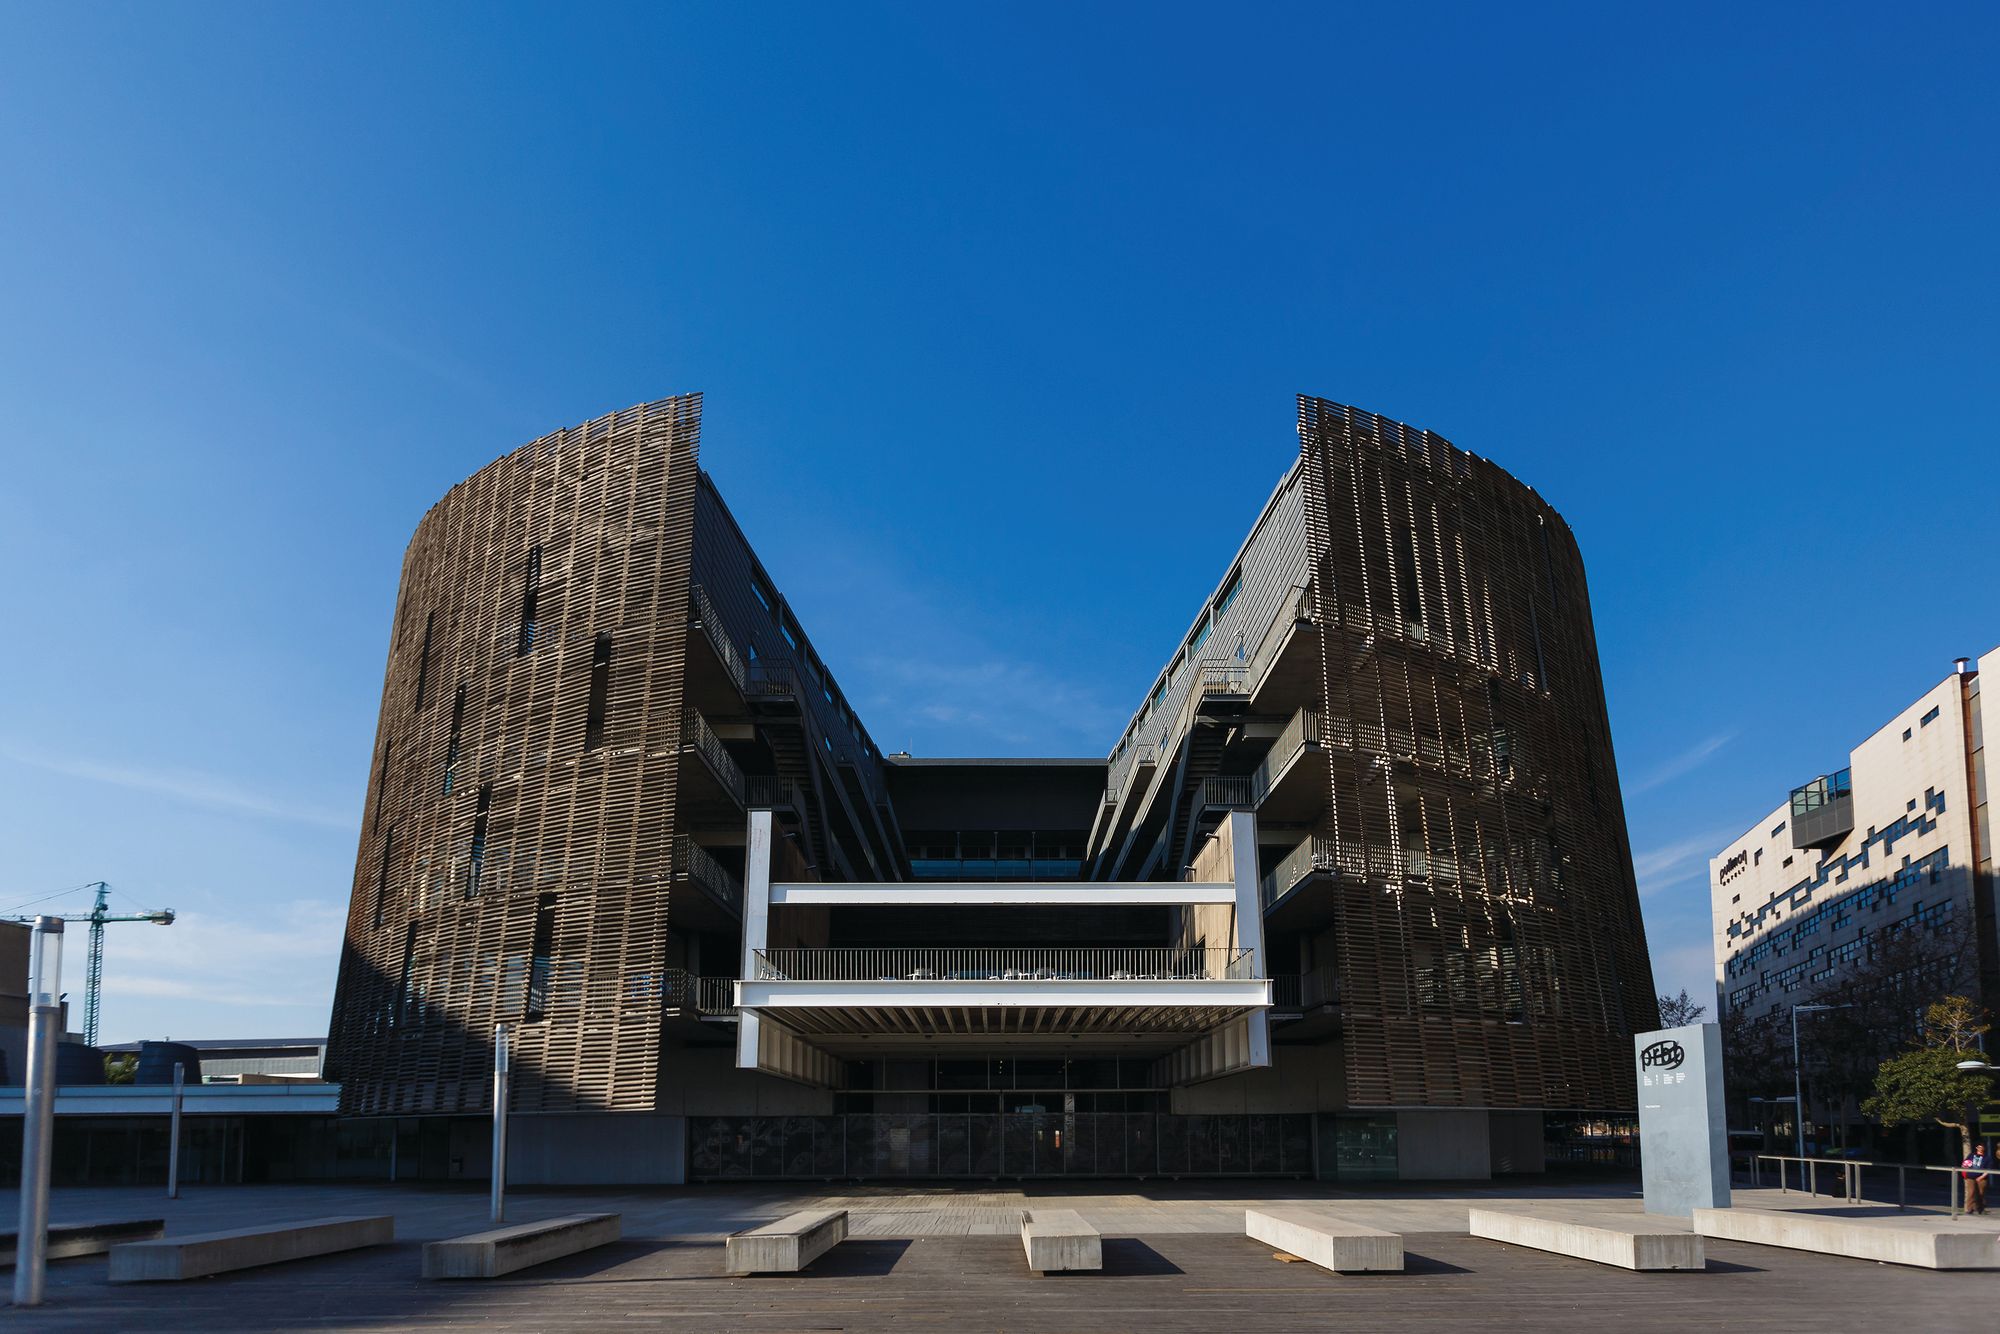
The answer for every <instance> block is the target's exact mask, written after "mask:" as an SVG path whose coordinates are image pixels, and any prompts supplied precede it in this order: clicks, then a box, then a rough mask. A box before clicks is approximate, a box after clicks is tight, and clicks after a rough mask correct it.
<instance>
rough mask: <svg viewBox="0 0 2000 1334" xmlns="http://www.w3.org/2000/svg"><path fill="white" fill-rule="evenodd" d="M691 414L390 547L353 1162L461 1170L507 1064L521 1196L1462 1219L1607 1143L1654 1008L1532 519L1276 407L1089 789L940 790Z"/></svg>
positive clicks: (1062, 762) (1581, 613) (1564, 561)
mask: <svg viewBox="0 0 2000 1334" xmlns="http://www.w3.org/2000/svg"><path fill="white" fill-rule="evenodd" d="M700 421H701V400H700V398H699V396H698V395H690V396H684V397H677V398H670V399H665V400H661V401H659V402H655V403H649V404H645V405H642V406H639V407H635V408H632V409H630V410H628V411H625V412H621V413H617V414H614V415H611V416H607V417H604V418H600V419H599V420H596V421H593V422H589V423H586V424H584V425H582V426H579V427H575V428H573V429H570V430H565V431H561V432H558V433H556V434H554V435H550V436H547V437H544V438H543V439H540V440H537V441H534V442H532V443H530V444H528V445H525V446H523V447H522V448H520V449H518V450H516V451H514V452H513V453H511V454H508V455H507V456H506V457H504V458H502V459H500V460H499V461H497V462H495V463H493V464H492V465H490V466H488V467H487V468H485V469H482V470H481V471H480V472H479V473H477V474H475V475H474V476H473V477H471V478H470V479H468V480H467V481H465V482H464V483H462V484H460V485H459V486H457V487H455V488H453V489H452V491H451V492H450V493H449V494H448V495H447V496H446V497H445V498H444V499H443V500H441V501H440V502H439V503H438V504H437V505H436V506H435V507H433V508H432V510H431V511H430V513H429V514H428V515H426V516H425V518H424V519H423V521H422V523H421V524H420V525H419V526H418V529H417V532H416V534H415V537H414V538H413V540H412V541H411V543H410V546H409V549H408V553H407V554H406V556H405V560H404V567H403V575H402V583H401V589H400V593H399V598H398V604H397V607H396V610H395V613H394V619H393V623H392V630H391V646H390V652H389V662H388V669H387V674H386V681H385V684H384V689H383V703H382V711H381V720H380V725H379V730H378V735H377V739H376V744H375V750H374V755H373V758H372V762H371V770H370V779H369V787H368V795H367V798H366V806H365V808H364V816H363V829H362V837H361V846H360V850H359V855H358V857H357V863H356V869H355V878H354V886H353V896H352V901H351V906H350V910H349V914H348V919H347V925H346V938H345V946H344V951H343V956H342V964H341V970H340V980H339V984H338V987H337V992H336V998H335V1003H334V1013H333V1020H332V1035H331V1039H330V1048H329V1053H328V1072H329V1076H330V1077H332V1078H335V1079H338V1080H339V1081H340V1084H341V1110H342V1113H343V1116H344V1117H345V1118H348V1119H349V1122H350V1124H354V1125H365V1124H369V1123H375V1124H380V1125H387V1126H389V1127H391V1130H390V1131H389V1132H388V1133H390V1134H391V1135H393V1136H394V1137H395V1138H396V1142H397V1143H398V1144H399V1145H404V1161H405V1162H427V1163H436V1164H441V1165H443V1166H440V1167H439V1168H438V1173H439V1174H444V1175H457V1174H464V1175H476V1174H478V1173H479V1172H480V1171H482V1170H483V1166H482V1164H483V1158H482V1151H481V1150H479V1148H478V1147H477V1144H476V1143H475V1141H477V1139H478V1137H479V1135H480V1134H481V1133H482V1130H483V1124H482V1119H483V1117H484V1116H485V1115H487V1114H488V1113H489V1111H490V1108H489V1106H488V1099H489V1098H490V1096H491V1092H490V1091H491V1071H492V1062H493V1046H494V1030H495V1027H496V1025H499V1024H506V1025H507V1026H508V1028H509V1030H510V1033H511V1035H512V1036H511V1039H510V1040H511V1044H512V1053H513V1058H514V1059H513V1070H514V1074H513V1105H512V1111H513V1112H515V1113H517V1115H516V1116H515V1118H514V1128H513V1131H512V1134H511V1136H510V1154H511V1158H510V1174H511V1175H512V1177H513V1179H514V1180H516V1181H523V1182H532V1181H547V1182H594V1181H635V1182H636V1181H669V1182H670V1181H682V1180H704V1179H719V1178H745V1177H762V1178H824V1177H843V1178H853V1177H861V1178H903V1177H991V1176H1009V1177H1013V1176H1053V1175H1095V1176H1134V1177H1143V1176H1156V1175H1169V1176H1185V1175H1283V1176H1317V1177H1320V1178H1326V1179H1362V1178H1369V1177H1377V1178H1379V1177H1405V1178H1423V1177H1455V1178H1465V1177H1483V1176H1487V1175H1490V1174H1492V1173H1495V1172H1507V1171H1536V1170H1540V1169H1541V1168H1542V1167H1543V1165H1544V1161H1545V1146H1547V1145H1553V1146H1555V1150H1556V1152H1557V1153H1558V1154H1560V1153H1562V1152H1564V1151H1565V1146H1568V1145H1571V1144H1574V1143H1575V1142H1576V1140H1577V1132H1576V1129H1575V1128H1576V1127H1579V1126H1584V1125H1602V1124H1604V1123H1605V1122H1607V1121H1617V1120H1620V1119H1624V1118H1629V1117H1630V1115H1631V1114H1632V1111H1633V1108H1634V1107H1635V1098H1634V1091H1633V1086H1632V1075H1631V1071H1630V1039H1631V1035H1632V1034H1633V1033H1635V1032H1639V1031H1643V1030H1646V1029H1649V1028H1652V1027H1654V1026H1655V1024H1656V1021H1657V1008H1656V1003H1655V997H1654V992H1653V980H1652V973H1651V967H1650V964H1649V961H1648V958H1647V953H1646V946H1645V938H1644V933H1643V929H1642V926H1641V923H1640V916H1639V907H1638V898H1637V893H1636V890H1635V887H1634V884H1633V879H1632V871H1631V856H1630V849H1629V846H1628V844H1627V841H1626V831H1625V821H1624V812H1623V806H1622V803H1621V799H1620V795H1619V789H1618V778H1617V770H1616V765H1615V761H1614V758H1613V753H1612V747H1611V733H1610V726H1609V721H1608V718H1607V716H1606V710H1605V702H1604V693H1603V688H1602V684H1601V681H1600V678H1599V669H1598V659H1597V651H1596V643H1595V636H1594V631H1593V628H1592V623H1591V616H1590V601H1589V595H1588V591H1587V588H1586V585H1585V581H1584V573H1583V563H1582V558H1581V556H1580V554H1579V552H1578V550H1577V545H1576V543H1575V541H1574V539H1573V538H1572V536H1571V535H1570V532H1569V529H1568V527H1567V525H1565V524H1564V522H1563V521H1562V519H1561V517H1560V516H1559V515H1557V514H1556V512H1555V511H1554V510H1553V509H1552V508H1550V507H1549V506H1548V504H1547V503H1546V502H1544V501H1543V500H1542V499H1541V498H1540V497H1539V496H1538V495H1536V493H1535V492H1534V491H1532V490H1530V489H1529V488H1528V487H1526V486H1524V485H1522V484H1521V483H1520V482H1518V481H1516V480H1515V479H1514V478H1512V477H1511V476H1509V475H1508V474H1507V473H1506V472H1504V471H1503V470H1501V469H1500V468H1499V467H1497V466H1495V465H1494V464H1492V463H1490V462H1488V461H1486V460H1484V459H1481V458H1477V457H1475V456H1473V455H1471V454H1467V453H1465V452H1463V451H1460V450H1458V449H1456V448H1454V447H1453V446H1452V445H1450V444H1449V443H1447V442H1446V441H1444V440H1442V439H1441V438H1439V437H1437V436H1435V435H1432V434H1430V433H1428V432H1423V431H1418V430H1413V429H1411V428H1409V427H1406V426H1403V425H1401V424H1399V423H1395V422H1391V421H1388V420H1385V419H1382V418H1378V417H1375V416H1373V415H1371V414H1369V413H1365V412H1361V411H1358V410H1356V409H1353V408H1348V407H1344V406H1341V405H1338V404H1335V403H1331V402H1327V401H1325V400H1321V399H1316V398H1303V397H1302V398H1301V399H1300V400H1299V416H1298V440H1299V444H1298V451H1297V454H1296V457H1295V459H1294V461H1293V462H1292V463H1291V464H1290V466H1289V467H1287V468H1285V469H1284V471H1283V475H1282V477H1281V478H1280V479H1279V481H1278V484H1277V486H1276V487H1275V489H1274V491H1273V492H1272V494H1271V497H1270V499H1269V501H1268V502H1267V503H1266V505H1265V507H1264V509H1263V511H1262V513H1261V514H1260V515H1259V516H1258V518H1257V521H1256V523H1255V524H1254V526H1253V527H1252V529H1251V531H1250V533H1249V534H1248V536H1247V537H1246V538H1245V540H1244V542H1243V543H1242V546H1241V548H1240V550H1239V551H1238V553H1237V555H1236V557H1235V559H1234V560H1232V562H1231V563H1230V564H1229V566H1228V567H1227V568H1226V569H1224V570H1222V571H1220V572H1219V575H1220V577H1219V578H1218V580H1217V582H1216V583H1215V584H1214V585H1213V587H1212V588H1211V589H1209V590H1208V591H1207V593H1206V595H1205V596H1191V597H1190V599H1189V601H1190V610H1191V613H1192V617H1191V621H1190V623H1189V624H1188V626H1187V627H1186V629H1185V632H1184V633H1183V634H1181V635H1180V636H1179V637H1178V638H1177V640H1176V641H1175V642H1176V643H1177V644H1178V647H1177V648H1176V649H1175V650H1174V651H1173V652H1172V653H1171V654H1170V655H1168V660H1167V661H1166V663H1165V664H1164V665H1163V667H1162V669H1161V671H1160V673H1159V676H1158V678H1157V680H1156V682H1155V684H1154V685H1153V687H1152V688H1151V689H1150V690H1149V691H1148V692H1147V694H1146V697H1145V698H1144V699H1143V700H1142V701H1140V702H1139V704H1138V707H1137V708H1136V709H1135V710H1134V712H1133V714H1132V716H1131V720H1130V722H1129V724H1128V725H1127V727H1126V728H1125V729H1124V731H1123V733H1122V734H1121V735H1119V736H1118V737H1116V738H1109V739H1108V740H1109V741H1110V742H1111V744H1110V747H1109V751H1108V754H1107V755H1106V756H1104V757H1091V758H1087V759H1076V758H1063V759H998V760H996V759H933V758H920V757H911V756H906V755H887V754H883V753H882V752H881V751H880V749H879V748H878V747H877V745H876V743H875V742H874V740H873V738H872V737H871V735H870V733H869V732H868V730H867V727H866V724H865V723H864V722H863V720H862V719H861V718H860V717H859V716H857V714H856V712H855V710H854V708H853V707H852V705H851V704H850V702H849V699H848V696H847V693H846V691H845V690H844V689H843V688H842V686H841V684H840V682H839V681H838V680H837V679H836V677H835V676H834V674H833V671H832V670H831V668H830V666H829V664H828V663H827V662H826V661H825V660H824V659H823V658H822V656H821V655H820V654H819V652H818V651H817V650H816V649H815V647H814V645H813V642H812V639H811V637H810V635H809V634H808V631H807V628H806V627H805V626H804V625H803V624H801V623H800V621H799V620H798V618H797V617H796V616H795V615H794V613H793V609H792V608H791V606H790V604H789V603H788V602H787V600H786V599H785V597H784V595H783V592H782V590H781V589H780V587H779V585H778V583H777V581H776V580H775V579H774V578H773V577H772V575H771V573H770V572H769V571H768V570H767V569H766V568H765V567H764V566H763V564H762V563H761V562H760V561H759V560H758V558H757V556H756V554H755V552H754V551H753V550H752V548H751V546H750V544H749V542H748V540H747V539H746V538H745V536H744V534H743V533H742V532H741V531H740V529H739V528H738V527H737V525H736V523H735V521H734V519H733V518H732V517H731V515H730V512H729V509H728V507H727V506H726V504H725V503H724V501H723V498H722V496H721V495H720V493H719V492H718V491H717V490H716V488H715V486H714V485H713V483H712V482H711V481H710V480H709V478H708V476H707V475H706V474H705V473H703V472H702V471H701V469H700V466H699V449H698V446H699V431H700ZM1191 592H1196V590H1191ZM406 1139H407V1144H405V1140H406Z"/></svg>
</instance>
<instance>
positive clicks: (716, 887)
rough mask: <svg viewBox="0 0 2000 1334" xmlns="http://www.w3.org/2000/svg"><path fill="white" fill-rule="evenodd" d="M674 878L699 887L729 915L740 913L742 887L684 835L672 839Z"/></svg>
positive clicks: (728, 872) (719, 863)
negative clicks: (726, 909) (712, 897)
mask: <svg viewBox="0 0 2000 1334" xmlns="http://www.w3.org/2000/svg"><path fill="white" fill-rule="evenodd" d="M674 875H675V877H676V878H677V879H681V880H690V881H693V882H694V883H695V884H697V885H700V886H701V887H702V888H703V889H706V890H707V891H708V892H709V893H710V894H713V895H714V896H715V897H716V898H717V899H718V900H720V901H721V903H722V904H723V906H724V907H726V908H728V909H729V910H730V911H731V912H737V913H740V912H742V911H743V886H742V885H741V884H740V883H739V882H738V881H737V879H736V877H735V875H733V874H732V873H731V872H730V870H729V868H728V867H726V866H724V865H723V864H722V863H721V862H719V861H717V860H715V858H714V857H713V856H711V855H710V854H709V851H708V849H707V848H704V847H703V846H701V844H699V843H697V842H695V841H694V840H693V839H692V838H689V837H688V836H687V835H686V834H682V835H680V836H679V837H678V838H676V839H675V840H674Z"/></svg>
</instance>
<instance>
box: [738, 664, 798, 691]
mask: <svg viewBox="0 0 2000 1334" xmlns="http://www.w3.org/2000/svg"><path fill="white" fill-rule="evenodd" d="M747 685H748V690H747V691H746V693H748V694H750V695H762V696H767V697H769V696H775V697H779V698H797V696H798V693H799V674H798V673H797V672H795V671H793V670H792V665H791V664H790V663H788V662H753V663H751V664H750V673H749V677H748V680H747Z"/></svg>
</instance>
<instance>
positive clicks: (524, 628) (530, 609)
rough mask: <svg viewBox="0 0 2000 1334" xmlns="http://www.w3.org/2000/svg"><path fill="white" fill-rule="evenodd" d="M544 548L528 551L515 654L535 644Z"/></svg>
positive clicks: (527, 649)
mask: <svg viewBox="0 0 2000 1334" xmlns="http://www.w3.org/2000/svg"><path fill="white" fill-rule="evenodd" d="M541 588H542V549H541V548H540V547H536V548H535V549H534V550H533V551H530V552H529V553H528V572H527V576H526V577H525V578H524V579H523V580H522V583H521V637H520V640H519V641H518V642H517V643H516V644H515V646H514V655H515V656H516V657H519V656H520V655H522V654H524V653H526V652H528V651H529V650H530V649H532V648H534V646H535V602H536V599H537V598H539V597H540V596H541Z"/></svg>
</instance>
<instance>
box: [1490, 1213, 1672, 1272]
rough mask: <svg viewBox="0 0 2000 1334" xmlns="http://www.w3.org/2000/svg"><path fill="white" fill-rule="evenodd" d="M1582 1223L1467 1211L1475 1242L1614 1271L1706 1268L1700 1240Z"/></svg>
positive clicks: (1643, 1227) (1555, 1216)
mask: <svg viewBox="0 0 2000 1334" xmlns="http://www.w3.org/2000/svg"><path fill="white" fill-rule="evenodd" d="M1590 1219H1591V1221H1590V1222H1588V1223H1584V1222H1579V1221H1577V1219H1576V1218H1575V1217H1573V1216H1564V1215H1563V1214H1561V1213H1557V1212H1554V1211H1550V1212H1546V1213H1541V1214H1521V1213H1512V1212H1507V1211H1503V1210H1499V1209H1473V1210H1471V1211H1470V1216H1469V1219H1468V1223H1469V1230H1470V1231H1471V1233H1472V1235H1473V1236H1475V1237H1484V1238H1486V1239H1487V1240H1488V1241H1504V1242H1506V1243H1508V1244H1509V1245H1513V1246H1527V1247H1531V1248H1533V1249H1535V1250H1538V1251H1553V1252H1554V1253H1555V1254H1557V1255H1568V1256H1573V1257H1575V1258H1576V1259H1579V1260H1594V1261H1596V1262H1597V1263H1598V1264H1601V1265H1616V1266H1618V1267H1619V1268H1620V1269H1646V1270H1652V1269H1700V1268H1702V1267H1703V1265H1704V1264H1705V1263H1706V1261H1705V1260H1704V1258H1703V1254H1702V1244H1701V1237H1700V1236H1699V1235H1697V1234H1696V1233H1693V1232H1686V1231H1679V1230H1674V1229H1669V1228H1666V1227H1662V1226H1660V1225H1659V1224H1657V1223H1654V1222H1651V1221H1649V1220H1644V1219H1633V1220H1625V1219H1612V1218H1606V1217H1604V1216H1602V1215H1598V1214H1593V1215H1591V1216H1590Z"/></svg>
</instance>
